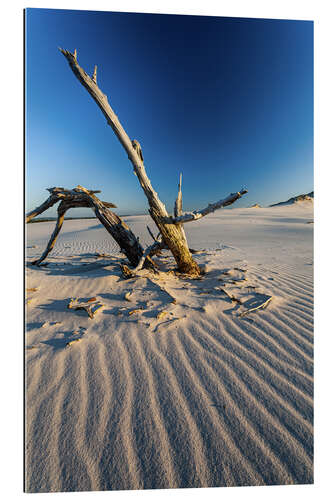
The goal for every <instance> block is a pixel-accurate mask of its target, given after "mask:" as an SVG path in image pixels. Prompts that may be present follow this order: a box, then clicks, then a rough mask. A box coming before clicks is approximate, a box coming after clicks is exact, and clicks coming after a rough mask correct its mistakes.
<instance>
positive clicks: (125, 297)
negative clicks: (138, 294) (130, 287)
mask: <svg viewBox="0 0 333 500" xmlns="http://www.w3.org/2000/svg"><path fill="white" fill-rule="evenodd" d="M131 295H132V292H126V293H125V296H124V299H125V300H127V302H131Z"/></svg>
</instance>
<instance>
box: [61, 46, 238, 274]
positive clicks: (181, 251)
mask: <svg viewBox="0 0 333 500" xmlns="http://www.w3.org/2000/svg"><path fill="white" fill-rule="evenodd" d="M60 51H61V52H62V54H63V55H64V56H65V57H66V59H67V61H68V63H69V66H70V68H71V70H72V71H73V73H74V75H75V76H76V78H77V79H78V80H79V82H80V83H81V84H82V85H83V86H84V87H85V88H86V90H87V91H88V92H89V94H90V95H91V97H92V98H93V99H94V101H95V102H96V104H97V105H98V106H99V108H100V109H101V111H102V113H103V114H104V116H105V118H106V121H107V123H108V125H110V126H111V128H112V130H113V131H114V133H115V134H116V136H117V137H118V139H119V141H120V143H121V145H122V146H123V148H124V149H125V151H126V153H127V155H128V158H129V159H130V161H131V163H132V165H133V168H134V173H135V174H136V175H137V177H138V179H139V182H140V185H141V187H142V189H143V191H144V193H145V195H146V197H147V199H148V203H149V213H150V215H151V217H152V219H153V220H154V222H155V224H156V225H157V227H158V229H159V230H160V233H161V237H162V242H163V244H165V245H166V246H167V247H168V248H169V249H170V250H171V252H172V254H173V256H174V258H175V260H176V262H177V266H178V270H179V271H180V272H182V273H186V274H191V275H198V274H199V273H200V270H199V266H198V264H197V263H196V262H195V260H194V259H193V258H192V255H191V252H190V250H189V247H188V244H187V240H186V236H185V231H184V229H183V226H182V224H183V222H188V221H189V220H196V218H195V216H193V214H194V212H193V213H191V215H192V218H188V217H186V214H185V215H181V213H180V212H181V186H179V193H178V202H176V207H177V208H176V209H175V217H170V216H169V214H168V212H167V210H166V207H165V205H164V204H163V203H162V202H161V200H160V199H159V197H158V195H157V193H156V191H154V189H153V187H152V185H151V182H150V180H149V178H148V176H147V174H146V170H145V167H144V163H143V155H142V150H141V146H140V144H139V142H138V141H136V140H132V141H131V140H130V138H129V137H128V135H127V133H126V132H125V130H124V129H123V127H122V125H121V123H120V121H119V120H118V117H117V116H116V114H115V113H114V111H113V109H112V108H111V106H110V104H109V102H108V98H107V96H106V95H105V94H104V93H103V92H102V91H101V90H100V88H99V87H98V85H97V67H96V66H95V68H94V72H93V75H92V77H90V76H89V75H88V74H87V73H86V72H85V71H84V70H83V68H81V67H80V66H79V64H78V62H77V52H76V50H75V51H74V54H72V53H71V52H69V51H67V50H63V49H60ZM246 192H247V191H245V190H243V191H241V192H238V193H237V194H235V195H232V196H233V201H235V200H236V199H238V198H240V197H241V196H242V195H243V194H244V193H246ZM218 203H219V202H218ZM231 203H232V202H231ZM214 205H216V204H214ZM220 206H222V205H220ZM179 207H180V212H178V208H179ZM210 211H214V209H212V210H210ZM210 211H208V212H206V213H202V215H200V217H202V216H203V215H206V214H207V213H210ZM201 212H202V211H201ZM197 218H199V217H197Z"/></svg>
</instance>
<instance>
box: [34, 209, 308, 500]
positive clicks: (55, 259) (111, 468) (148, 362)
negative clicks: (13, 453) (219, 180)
mask: <svg viewBox="0 0 333 500" xmlns="http://www.w3.org/2000/svg"><path fill="white" fill-rule="evenodd" d="M126 221H127V222H128V224H129V225H130V226H131V228H132V229H133V231H134V232H135V233H136V234H137V235H138V236H140V241H141V242H142V243H144V244H148V243H150V237H149V235H148V233H147V231H146V228H145V226H146V224H147V223H149V224H150V226H151V227H153V223H152V222H151V220H150V219H149V217H148V216H147V217H146V216H137V217H135V216H133V217H127V218H126ZM312 221H313V205H312V203H311V202H301V203H298V204H295V205H292V206H282V207H272V208H249V209H237V208H235V209H232V210H220V211H218V212H217V213H215V214H213V215H210V216H208V217H206V218H204V219H202V220H200V221H197V222H192V223H189V224H187V225H186V232H187V235H188V240H189V244H190V246H191V247H193V248H196V249H198V250H199V249H200V250H202V251H201V252H200V253H198V254H195V259H196V260H197V261H198V262H199V263H200V264H205V265H206V266H207V274H206V276H205V277H204V279H202V280H188V279H183V280H180V279H176V278H174V277H172V276H171V275H164V276H163V277H162V278H160V279H159V280H156V279H150V278H149V276H146V275H145V274H146V273H145V272H144V271H143V272H142V277H140V278H138V279H135V280H124V279H123V278H122V277H121V273H120V269H119V262H120V261H121V259H123V256H121V255H120V254H119V253H118V248H117V245H116V244H115V243H114V242H113V240H112V238H111V237H109V235H108V234H107V233H106V231H105V229H104V228H103V227H102V226H101V225H100V224H99V223H98V222H97V221H95V220H81V221H78V220H77V221H66V222H65V223H64V228H63V230H62V232H61V234H60V236H59V239H58V242H57V243H56V246H55V248H54V251H53V252H52V253H51V254H50V256H49V258H48V259H47V262H49V265H48V266H47V267H40V268H33V267H30V266H28V267H27V283H26V284H27V288H35V287H36V288H38V289H37V291H34V292H28V294H27V296H28V298H31V301H30V302H29V303H28V304H27V306H26V307H27V310H26V359H27V362H26V488H27V491H30V492H47V491H74V490H75V491H82V490H112V489H141V488H176V487H207V486H235V485H238V486H240V485H264V484H266V485H268V484H306V483H312V482H313V470H312V458H313V457H312V453H313V426H312V424H313V421H312V414H313V401H312V390H313V371H312V369H313V365H312V354H313V352H312V350H313V349H312V348H313V295H312V290H313V245H312V243H313V241H312V239H313V224H312V223H309V222H312ZM52 230H53V223H47V222H46V223H39V224H29V225H28V226H27V257H28V261H30V260H33V259H34V258H36V257H38V256H39V255H40V254H41V253H42V251H43V250H44V248H45V245H46V243H47V241H48V238H49V236H50V234H51V232H52ZM96 252H100V253H107V254H110V255H111V257H110V258H97V257H96V255H95V254H96ZM165 255H166V256H169V255H170V254H169V253H166V254H165ZM160 264H161V268H162V269H164V270H167V269H170V268H171V267H173V265H174V261H173V259H172V258H170V257H168V258H160ZM223 285H224V288H225V289H226V290H227V293H228V294H229V295H232V296H234V297H235V298H236V299H238V300H240V301H241V302H242V303H241V304H240V303H238V302H236V301H231V300H230V299H229V298H228V296H227V295H226V294H225V293H223V292H222V291H221V288H223ZM251 287H252V288H251ZM253 287H254V288H253ZM129 291H130V292H132V293H131V295H130V301H127V300H125V298H124V295H125V293H126V292H129ZM270 296H273V299H272V300H271V302H270V303H269V304H268V306H267V308H265V309H261V310H258V311H255V312H252V313H249V314H247V315H245V316H243V317H241V316H240V314H241V313H242V312H244V311H246V310H247V309H248V308H250V307H255V306H256V305H259V304H260V303H262V302H263V301H264V300H266V299H267V298H268V297H270ZM91 297H96V298H97V299H98V300H99V301H100V302H102V303H103V304H104V308H103V309H102V310H101V311H99V312H98V313H97V314H96V316H95V317H94V318H93V319H89V318H88V316H87V314H86V312H85V311H75V310H73V309H67V304H68V303H69V301H70V299H71V298H80V299H89V298H91ZM173 299H175V300H176V303H173ZM139 308H143V309H142V312H138V313H134V314H132V315H129V312H130V311H131V310H134V309H139ZM161 311H165V314H164V315H161V317H159V318H156V316H157V314H158V313H159V312H161ZM75 339H80V341H79V342H75V343H73V344H71V345H70V346H67V347H66V344H67V343H68V342H70V341H72V340H75Z"/></svg>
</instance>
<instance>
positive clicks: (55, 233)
mask: <svg viewBox="0 0 333 500" xmlns="http://www.w3.org/2000/svg"><path fill="white" fill-rule="evenodd" d="M62 203H63V202H61V203H60V205H59V207H58V218H57V222H56V225H55V228H54V231H53V233H52V235H51V238H50V240H49V242H48V244H47V247H46V248H45V250H44V252H43V253H42V255H41V256H40V257H39V259H37V260H34V261H33V262H32V264H34V265H36V266H39V264H40V263H41V262H43V260H45V259H46V257H47V256H48V254H49V253H50V252H51V250H52V248H53V247H54V245H55V242H56V239H57V237H58V234H59V233H60V229H61V228H62V225H63V222H64V217H65V213H66V210H67V209H66V208H64V206H63V205H62Z"/></svg>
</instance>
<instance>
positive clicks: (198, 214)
mask: <svg viewBox="0 0 333 500" xmlns="http://www.w3.org/2000/svg"><path fill="white" fill-rule="evenodd" d="M246 193H247V190H246V189H242V190H241V191H239V192H237V193H231V194H230V195H229V196H227V197H226V198H224V199H223V200H220V201H217V202H215V203H210V204H209V205H208V206H207V207H206V208H203V209H202V210H198V211H193V212H187V213H185V214H183V215H180V216H177V217H174V218H173V219H172V220H173V223H174V224H184V223H185V222H191V221H194V220H198V219H201V218H202V217H204V216H205V215H208V214H210V213H212V212H215V210H217V209H218V208H222V207H227V206H228V205H232V203H234V202H235V201H236V200H238V199H239V198H241V197H242V196H243V195H244V194H246ZM169 220H170V219H169Z"/></svg>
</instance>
